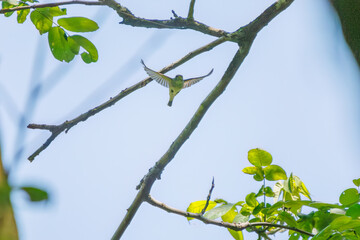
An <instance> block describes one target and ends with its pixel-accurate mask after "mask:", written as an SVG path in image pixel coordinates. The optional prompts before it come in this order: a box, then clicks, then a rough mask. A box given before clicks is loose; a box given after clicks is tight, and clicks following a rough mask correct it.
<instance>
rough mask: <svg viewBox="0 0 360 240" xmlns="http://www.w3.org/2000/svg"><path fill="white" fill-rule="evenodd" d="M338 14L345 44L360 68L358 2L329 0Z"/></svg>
mask: <svg viewBox="0 0 360 240" xmlns="http://www.w3.org/2000/svg"><path fill="white" fill-rule="evenodd" d="M330 2H331V3H332V5H333V6H334V9H335V11H336V13H337V14H338V16H339V18H340V22H341V26H342V30H343V34H344V37H345V40H346V42H347V43H348V45H349V47H350V49H351V51H352V53H353V55H354V57H355V59H356V61H357V63H358V65H359V66H360V27H359V26H360V14H359V13H360V1H358V0H346V1H343V0H330Z"/></svg>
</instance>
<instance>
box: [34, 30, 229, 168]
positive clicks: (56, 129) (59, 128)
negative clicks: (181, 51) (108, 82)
mask: <svg viewBox="0 0 360 240" xmlns="http://www.w3.org/2000/svg"><path fill="white" fill-rule="evenodd" d="M227 40H228V38H225V37H223V38H219V39H216V40H215V41H212V42H210V43H208V44H206V45H205V46H203V47H201V48H198V49H196V50H194V51H192V52H190V53H188V54H186V55H185V56H184V57H183V58H181V59H179V60H178V61H176V62H174V63H172V64H170V65H169V66H167V67H165V68H163V69H162V70H160V72H161V73H166V72H168V71H170V70H172V69H174V68H176V67H178V66H180V65H181V64H183V63H185V62H187V61H189V60H190V59H192V58H194V57H195V56H197V55H199V54H202V53H204V52H207V51H210V50H211V49H213V48H214V47H216V46H218V45H220V44H222V43H223V42H225V41H227ZM151 81H152V79H151V78H146V79H144V80H143V81H141V82H138V83H136V84H135V85H133V86H131V87H129V88H126V89H124V90H122V91H121V92H120V93H119V94H117V95H116V96H114V97H112V98H110V99H109V100H108V101H106V102H104V103H102V104H100V105H99V106H96V107H94V108H92V109H90V110H88V111H87V112H85V113H83V114H81V115H79V116H78V117H76V118H74V119H72V120H69V121H65V122H63V123H62V124H60V125H46V124H29V125H28V128H31V129H44V130H49V131H51V132H52V134H51V136H50V137H49V138H48V139H47V140H46V142H45V143H44V144H43V145H42V146H41V147H40V148H38V149H37V150H36V151H35V152H34V153H33V154H31V156H30V157H28V159H29V160H30V161H31V162H32V161H33V160H34V159H35V157H36V156H37V155H39V154H40V153H41V152H42V151H43V150H45V149H46V148H47V147H48V146H49V145H50V143H51V142H52V141H53V140H54V139H55V138H56V137H57V136H58V135H59V134H60V133H61V132H63V131H65V132H67V131H69V130H70V128H72V127H74V126H75V125H77V124H78V123H79V122H83V121H86V120H87V119H88V118H89V117H91V116H94V115H95V114H97V113H99V112H101V111H102V110H104V109H106V108H108V107H110V106H112V105H114V104H115V103H116V102H118V101H119V100H121V99H122V98H123V97H125V96H127V95H129V94H130V93H132V92H134V91H135V90H138V89H140V88H142V87H144V86H146V85H147V84H148V83H149V82H151Z"/></svg>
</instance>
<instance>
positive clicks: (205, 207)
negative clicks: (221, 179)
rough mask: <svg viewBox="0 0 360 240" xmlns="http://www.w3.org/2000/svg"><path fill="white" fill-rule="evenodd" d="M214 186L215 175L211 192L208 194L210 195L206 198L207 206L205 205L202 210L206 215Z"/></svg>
mask: <svg viewBox="0 0 360 240" xmlns="http://www.w3.org/2000/svg"><path fill="white" fill-rule="evenodd" d="M214 187H215V179H214V177H213V179H212V183H211V188H210V190H209V194H208V196H207V198H206V203H205V206H204V208H203V210H201V214H203V215H204V213H205V212H206V209H207V207H208V206H209V202H210V198H211V193H212V191H213V190H214Z"/></svg>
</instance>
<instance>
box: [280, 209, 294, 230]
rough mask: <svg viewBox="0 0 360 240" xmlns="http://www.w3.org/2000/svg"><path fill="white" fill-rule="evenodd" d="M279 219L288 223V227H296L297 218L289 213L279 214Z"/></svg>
mask: <svg viewBox="0 0 360 240" xmlns="http://www.w3.org/2000/svg"><path fill="white" fill-rule="evenodd" d="M279 219H280V220H281V221H284V222H286V224H287V225H289V226H291V227H296V220H295V218H294V217H293V216H292V215H291V214H290V213H288V212H285V211H282V212H280V213H279Z"/></svg>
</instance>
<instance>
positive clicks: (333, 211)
mask: <svg viewBox="0 0 360 240" xmlns="http://www.w3.org/2000/svg"><path fill="white" fill-rule="evenodd" d="M248 160H249V162H250V163H251V164H252V165H253V166H250V167H246V168H244V169H243V172H244V173H246V174H249V175H253V178H254V180H255V181H263V184H262V185H261V186H260V188H259V190H258V191H256V192H251V193H249V194H247V195H246V197H245V201H239V202H237V203H235V204H233V203H229V202H227V201H226V200H223V199H217V200H215V201H210V204H209V206H211V207H209V208H208V209H206V213H205V214H204V215H203V217H204V218H207V219H211V220H214V219H218V218H221V220H222V221H224V222H229V223H249V225H248V226H249V227H246V231H248V232H255V233H257V234H258V236H259V239H260V238H262V237H263V238H264V239H268V235H273V234H276V233H277V232H279V231H281V230H282V229H289V239H291V240H297V239H300V238H301V239H309V238H310V237H312V236H313V235H314V237H313V238H312V239H318V240H319V239H330V238H331V239H359V238H360V204H359V203H360V194H359V185H360V178H359V179H354V180H353V182H354V184H355V186H356V187H357V188H349V189H346V190H344V191H343V192H342V193H341V194H340V197H339V203H338V204H329V203H322V202H317V201H312V200H311V197H310V193H309V191H308V190H307V188H306V186H305V184H304V183H303V182H302V181H301V180H300V178H299V177H297V176H295V175H293V174H292V173H291V174H290V176H289V177H287V175H286V173H285V171H284V170H283V169H282V168H281V167H280V166H277V165H272V164H271V163H272V156H271V155H270V153H268V152H266V151H264V150H261V149H258V148H257V149H252V150H250V151H249V153H248ZM266 180H268V181H277V180H279V181H278V182H276V183H275V185H274V187H272V188H271V187H269V186H266ZM301 196H303V197H306V198H307V199H309V200H302V199H301ZM267 198H272V200H273V204H270V203H269V202H267V201H266V200H267ZM205 203H206V201H204V200H202V201H197V202H193V203H191V204H190V206H189V207H188V209H187V211H188V212H192V213H201V211H202V209H203V207H204V206H205ZM194 205H197V207H196V208H195V207H194ZM303 207H308V208H309V209H313V210H312V211H310V212H309V211H304V209H303ZM188 220H192V219H188ZM229 231H230V233H231V235H232V236H233V237H234V239H237V240H238V239H243V234H242V232H241V231H234V230H232V229H229Z"/></svg>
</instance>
